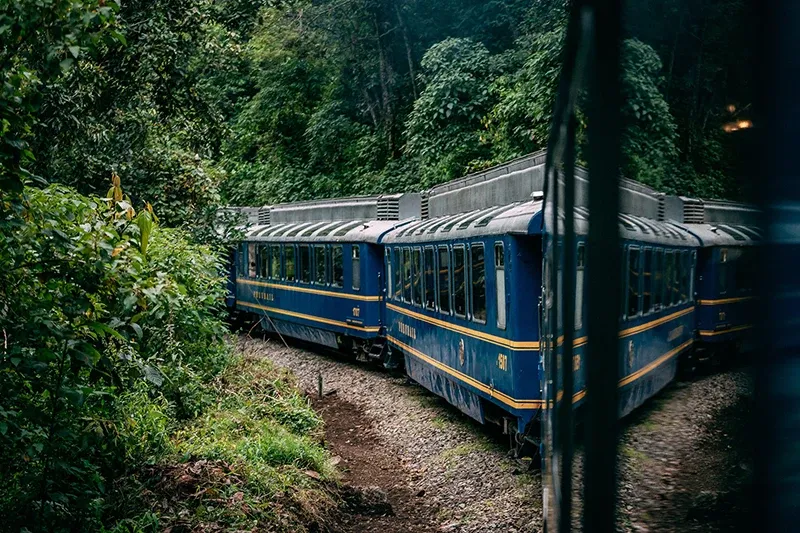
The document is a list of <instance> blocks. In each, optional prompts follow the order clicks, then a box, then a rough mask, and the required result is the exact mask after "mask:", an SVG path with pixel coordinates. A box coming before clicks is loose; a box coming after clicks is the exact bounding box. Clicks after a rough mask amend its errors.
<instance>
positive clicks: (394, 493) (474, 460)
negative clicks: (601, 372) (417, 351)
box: [241, 337, 751, 533]
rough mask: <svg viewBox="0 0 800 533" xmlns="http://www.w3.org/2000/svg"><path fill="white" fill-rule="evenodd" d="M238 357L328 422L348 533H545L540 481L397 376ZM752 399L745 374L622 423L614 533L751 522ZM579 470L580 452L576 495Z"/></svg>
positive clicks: (279, 352) (296, 359) (279, 350)
mask: <svg viewBox="0 0 800 533" xmlns="http://www.w3.org/2000/svg"><path fill="white" fill-rule="evenodd" d="M241 347H242V349H243V350H245V351H246V352H249V353H254V354H260V355H263V356H264V357H267V358H269V359H271V360H272V361H273V362H274V363H275V364H277V365H279V366H283V367H286V368H289V369H290V370H292V371H293V372H294V373H295V374H296V376H297V377H298V380H299V382H300V385H301V387H303V388H304V389H305V390H306V391H307V393H308V395H309V397H310V398H312V401H313V403H314V406H315V408H316V409H317V410H318V411H319V412H320V414H321V415H322V416H323V418H324V419H325V423H326V429H325V439H326V444H327V445H328V447H329V448H330V449H331V453H332V454H333V455H334V456H335V461H336V462H338V468H339V469H340V470H341V471H342V472H343V482H344V484H345V485H349V486H351V487H355V488H358V489H360V494H361V495H360V496H359V497H358V498H355V501H354V502H353V504H352V505H349V506H348V507H346V510H347V514H346V515H345V516H344V518H343V520H342V528H343V530H344V531H347V532H348V533H362V532H363V533H372V532H381V533H394V532H410V533H416V532H423V531H452V532H459V533H460V532H465V533H466V532H474V533H478V532H495V531H496V532H500V531H503V532H537V531H540V530H541V527H542V509H541V505H542V504H541V501H542V495H541V480H540V478H539V473H538V472H537V471H535V472H533V473H532V474H529V473H527V472H526V471H525V469H524V468H522V467H521V465H519V464H518V463H517V462H516V461H515V460H513V459H511V458H509V455H508V447H507V445H506V444H505V441H504V440H503V438H502V436H500V435H498V433H499V432H495V431H492V430H491V429H490V428H484V427H482V426H480V425H478V424H476V423H473V422H472V421H471V420H470V419H469V418H468V417H466V416H464V415H462V414H461V413H460V412H458V411H457V410H455V409H454V408H452V407H451V406H449V405H447V404H446V403H444V401H441V400H439V399H438V398H437V397H436V396H434V395H432V394H430V393H429V392H427V391H425V390H424V389H422V388H421V387H418V386H416V385H413V384H409V383H408V381H407V380H406V378H404V377H402V376H398V375H394V374H390V373H387V372H383V371H380V370H377V369H373V368H371V367H369V366H368V365H364V364H359V363H355V362H351V361H350V360H348V359H346V358H344V357H337V356H332V355H323V354H320V353H319V352H316V351H307V350H305V349H301V348H297V347H289V348H287V347H285V346H284V345H283V344H282V343H281V341H280V340H278V339H267V340H260V339H251V338H245V337H242V338H241ZM320 375H321V376H322V378H323V396H322V398H318V394H317V387H318V378H319V376H320ZM750 390H751V383H750V381H749V379H748V378H747V375H746V374H745V373H744V372H742V371H728V372H723V373H720V374H715V375H711V376H705V377H702V378H700V379H697V380H693V381H687V382H680V383H678V384H676V385H673V386H671V387H670V388H669V389H668V390H666V391H664V393H663V394H662V395H661V396H659V397H658V398H656V399H655V400H654V401H652V402H649V403H648V404H646V405H645V406H644V407H643V408H642V409H640V410H639V411H637V412H636V413H634V414H633V415H632V416H630V417H628V418H627V419H625V420H624V421H623V423H622V433H621V436H620V456H619V457H620V467H619V508H618V516H619V521H618V528H619V529H620V530H622V531H701V530H703V531H722V530H726V529H727V528H728V526H730V525H731V524H735V523H736V522H737V520H740V519H741V518H742V516H744V515H745V514H746V513H745V506H744V505H743V502H744V501H745V499H746V496H745V494H744V493H745V487H746V485H747V479H748V476H749V473H750V465H749V462H748V460H747V459H746V457H749V455H748V452H747V450H746V448H744V447H743V444H742V443H743V442H746V441H745V440H744V439H742V438H741V435H742V434H743V431H746V430H745V423H744V421H745V419H746V418H747V416H748V413H749V402H750ZM581 465H582V451H581V449H580V445H579V447H578V451H577V456H576V478H577V479H576V482H575V485H576V487H580V485H581V483H580V479H579V478H580V475H581V471H582V468H581ZM577 497H579V494H577V492H576V498H577ZM576 508H577V509H576V511H577V512H580V508H581V506H580V504H579V503H578V505H576Z"/></svg>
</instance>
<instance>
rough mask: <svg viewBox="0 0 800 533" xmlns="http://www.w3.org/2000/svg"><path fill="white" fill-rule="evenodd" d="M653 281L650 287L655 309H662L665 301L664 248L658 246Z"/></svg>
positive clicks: (654, 260)
mask: <svg viewBox="0 0 800 533" xmlns="http://www.w3.org/2000/svg"><path fill="white" fill-rule="evenodd" d="M652 274H653V276H652V277H653V283H652V286H651V288H650V292H651V293H652V300H653V310H655V311H658V310H659V309H661V306H662V303H663V300H664V298H663V295H662V286H663V284H664V250H662V249H661V248H658V249H656V250H655V251H654V253H653V270H652Z"/></svg>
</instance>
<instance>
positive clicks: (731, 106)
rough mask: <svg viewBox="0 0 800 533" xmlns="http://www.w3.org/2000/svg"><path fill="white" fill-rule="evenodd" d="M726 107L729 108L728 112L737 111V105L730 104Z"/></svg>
mask: <svg viewBox="0 0 800 533" xmlns="http://www.w3.org/2000/svg"><path fill="white" fill-rule="evenodd" d="M726 109H727V110H728V113H736V106H735V105H733V104H728V107H727V108H726Z"/></svg>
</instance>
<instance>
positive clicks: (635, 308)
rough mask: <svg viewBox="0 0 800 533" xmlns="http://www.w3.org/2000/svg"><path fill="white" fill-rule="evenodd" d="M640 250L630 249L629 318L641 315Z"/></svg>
mask: <svg viewBox="0 0 800 533" xmlns="http://www.w3.org/2000/svg"><path fill="white" fill-rule="evenodd" d="M639 268H640V265H639V248H636V247H633V246H631V247H630V248H628V317H629V318H630V317H635V316H637V315H638V314H639V311H640V309H639V291H640V285H639V283H640V281H641V276H639Z"/></svg>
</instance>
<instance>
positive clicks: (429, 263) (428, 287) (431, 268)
mask: <svg viewBox="0 0 800 533" xmlns="http://www.w3.org/2000/svg"><path fill="white" fill-rule="evenodd" d="M422 260H423V261H422V264H423V271H424V272H425V279H423V282H424V283H425V308H426V309H430V310H434V309H436V296H435V295H436V265H435V264H434V263H433V247H432V246H426V247H425V252H424V254H423V258H422Z"/></svg>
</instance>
